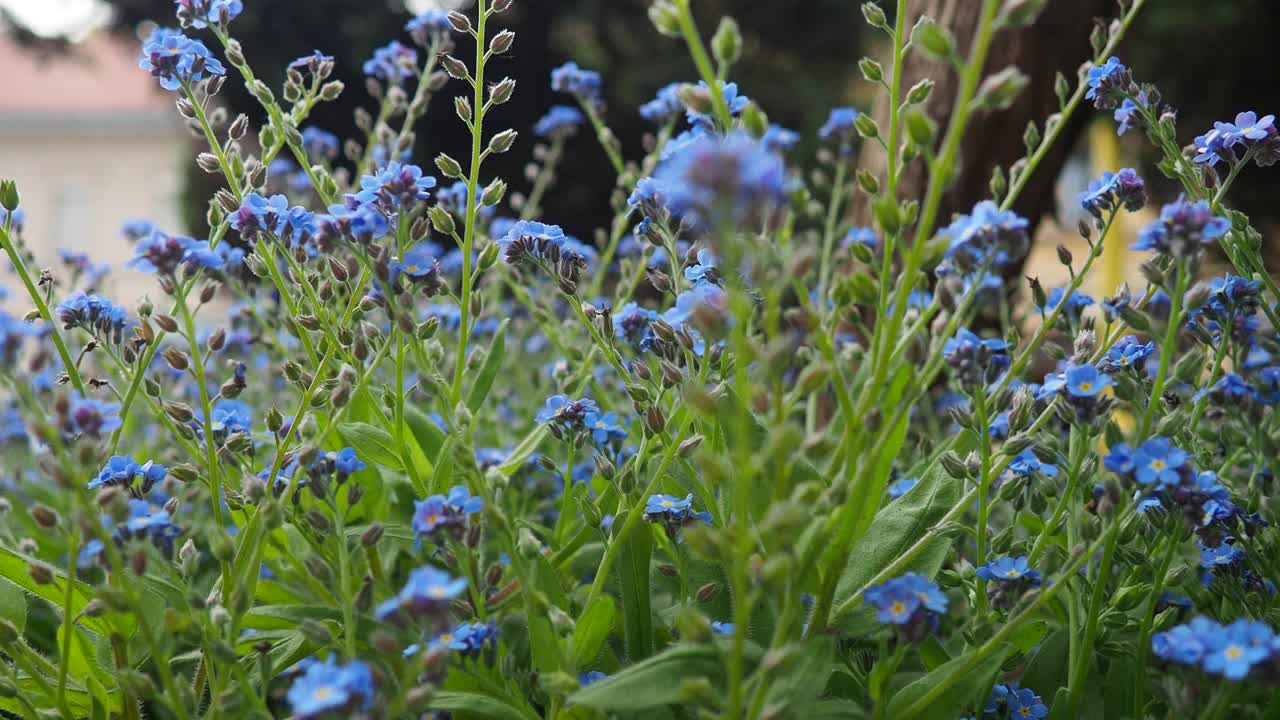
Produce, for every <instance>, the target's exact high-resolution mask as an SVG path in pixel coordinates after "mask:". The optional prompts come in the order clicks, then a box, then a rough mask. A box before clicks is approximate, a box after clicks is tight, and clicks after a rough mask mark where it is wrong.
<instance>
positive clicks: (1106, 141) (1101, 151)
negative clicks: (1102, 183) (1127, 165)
mask: <svg viewBox="0 0 1280 720" xmlns="http://www.w3.org/2000/svg"><path fill="white" fill-rule="evenodd" d="M1089 163H1090V164H1091V165H1092V166H1093V168H1094V170H1096V172H1095V173H1094V175H1100V174H1101V173H1102V171H1104V170H1109V171H1111V172H1115V171H1117V170H1119V169H1120V141H1119V138H1117V137H1116V131H1115V126H1114V123H1110V122H1095V123H1093V124H1092V125H1091V126H1090V127H1089ZM1129 222H1130V217H1129V214H1128V213H1121V214H1120V217H1118V218H1116V225H1115V227H1113V228H1112V229H1111V237H1110V238H1109V239H1108V241H1107V242H1106V243H1105V244H1104V246H1103V248H1102V256H1101V257H1099V258H1098V270H1099V272H1098V274H1097V276H1096V278H1097V279H1096V280H1095V281H1094V282H1092V283H1091V284H1092V285H1093V288H1092V289H1093V290H1094V292H1096V293H1097V294H1098V295H1101V296H1106V295H1110V294H1111V293H1113V292H1115V290H1116V288H1117V287H1119V285H1120V283H1121V282H1123V281H1124V279H1125V275H1126V273H1125V265H1126V261H1127V258H1128V256H1129V254H1130V250H1129V248H1128V243H1127V242H1125V239H1126V238H1128V237H1129V235H1130V233H1129Z"/></svg>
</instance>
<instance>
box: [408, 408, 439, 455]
mask: <svg viewBox="0 0 1280 720" xmlns="http://www.w3.org/2000/svg"><path fill="white" fill-rule="evenodd" d="M404 423H405V424H406V425H408V426H409V432H410V433H412V434H413V439H414V440H417V441H418V446H419V447H421V448H422V452H423V454H425V455H426V456H427V459H428V460H430V461H431V462H432V463H435V462H436V458H437V457H439V456H440V448H441V447H443V446H444V440H445V437H446V436H445V432H444V431H443V430H441V429H440V426H439V425H436V424H435V423H434V422H432V421H431V418H429V417H427V415H426V413H424V412H422V411H421V410H419V409H418V408H415V407H405V409H404Z"/></svg>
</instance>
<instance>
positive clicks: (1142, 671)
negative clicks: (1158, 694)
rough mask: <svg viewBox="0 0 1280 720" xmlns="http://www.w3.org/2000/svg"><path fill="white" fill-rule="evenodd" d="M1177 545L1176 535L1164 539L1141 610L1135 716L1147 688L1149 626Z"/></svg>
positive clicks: (1134, 694) (1134, 690) (1153, 621)
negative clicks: (1151, 582)
mask: <svg viewBox="0 0 1280 720" xmlns="http://www.w3.org/2000/svg"><path fill="white" fill-rule="evenodd" d="M1178 545H1179V542H1178V539H1177V537H1174V536H1170V537H1168V538H1166V539H1165V551H1164V557H1162V558H1161V559H1160V567H1159V568H1158V569H1157V570H1156V577H1155V584H1154V585H1153V586H1152V588H1151V596H1150V597H1149V598H1148V601H1147V606H1146V607H1145V608H1143V611H1142V625H1141V628H1140V629H1139V631H1138V646H1137V653H1138V656H1137V658H1136V664H1135V666H1134V668H1135V670H1134V676H1133V712H1134V713H1135V715H1136V716H1137V717H1143V712H1142V706H1143V705H1144V704H1145V702H1146V701H1145V699H1144V695H1145V694H1146V690H1147V655H1148V654H1149V653H1150V651H1151V626H1152V625H1153V624H1154V623H1155V619H1156V605H1157V604H1159V602H1160V595H1161V594H1162V593H1163V592H1164V583H1165V580H1166V579H1167V578H1168V576H1169V566H1170V565H1172V564H1173V558H1174V556H1175V555H1176V554H1177V552H1178Z"/></svg>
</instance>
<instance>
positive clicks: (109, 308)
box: [54, 292, 129, 345]
mask: <svg viewBox="0 0 1280 720" xmlns="http://www.w3.org/2000/svg"><path fill="white" fill-rule="evenodd" d="M54 314H55V315H57V316H58V320H59V321H61V322H62V327H63V329H65V330H70V329H72V328H80V329H81V330H85V331H88V332H89V333H91V334H93V335H95V336H96V337H98V338H100V339H101V340H103V341H104V342H109V343H112V344H115V345H119V344H120V343H121V342H122V341H123V340H124V328H125V325H126V323H127V322H128V319H129V311H128V310H125V309H124V308H122V307H120V306H119V305H116V304H115V303H113V302H111V301H110V300H108V299H106V298H103V297H99V296H97V295H86V294H84V293H82V292H76V293H72V294H71V296H69V297H68V298H67V299H66V300H64V301H62V303H61V304H59V305H58V307H57V308H55V309H54Z"/></svg>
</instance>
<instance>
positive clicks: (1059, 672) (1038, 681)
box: [1019, 628, 1133, 698]
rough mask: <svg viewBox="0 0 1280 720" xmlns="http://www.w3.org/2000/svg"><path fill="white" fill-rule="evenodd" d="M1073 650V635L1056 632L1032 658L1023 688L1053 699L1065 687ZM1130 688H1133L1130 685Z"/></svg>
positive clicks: (1060, 631) (1022, 683) (1064, 631)
mask: <svg viewBox="0 0 1280 720" xmlns="http://www.w3.org/2000/svg"><path fill="white" fill-rule="evenodd" d="M1070 648H1071V635H1070V633H1069V632H1068V631H1067V630H1066V629H1065V628H1063V629H1061V630H1055V631H1054V632H1052V633H1050V634H1049V637H1047V638H1045V641H1044V642H1043V643H1041V644H1040V649H1039V650H1037V651H1036V654H1035V655H1032V656H1031V660H1030V662H1028V663H1027V669H1026V670H1025V671H1023V673H1022V678H1021V679H1020V680H1019V682H1020V684H1021V685H1022V686H1023V687H1029V688H1035V691H1036V692H1038V693H1040V695H1041V697H1045V698H1051V697H1053V693H1054V690H1055V689H1056V688H1057V687H1059V686H1061V685H1063V684H1064V682H1065V678H1066V677H1067V663H1068V659H1067V658H1068V653H1069V651H1070ZM1129 687H1130V688H1132V687H1133V686H1132V685H1130V686H1129Z"/></svg>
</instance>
